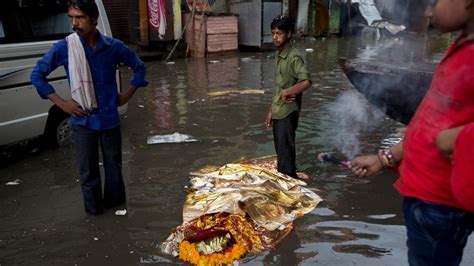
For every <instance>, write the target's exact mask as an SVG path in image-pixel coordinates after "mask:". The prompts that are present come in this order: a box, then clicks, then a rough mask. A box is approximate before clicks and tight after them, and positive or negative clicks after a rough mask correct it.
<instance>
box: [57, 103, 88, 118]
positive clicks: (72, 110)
mask: <svg viewBox="0 0 474 266" xmlns="http://www.w3.org/2000/svg"><path fill="white" fill-rule="evenodd" d="M58 107H59V108H61V109H62V110H63V111H64V112H66V113H68V114H70V115H72V116H74V117H83V116H87V113H86V112H85V111H84V110H82V107H81V106H80V105H79V104H78V103H77V102H75V101H74V100H71V99H70V100H65V101H63V102H62V103H60V104H58Z"/></svg>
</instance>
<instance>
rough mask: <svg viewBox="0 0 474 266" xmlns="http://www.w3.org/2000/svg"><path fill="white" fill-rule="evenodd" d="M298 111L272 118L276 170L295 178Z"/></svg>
mask: <svg viewBox="0 0 474 266" xmlns="http://www.w3.org/2000/svg"><path fill="white" fill-rule="evenodd" d="M298 119H299V114H298V112H296V111H295V112H292V113H291V114H289V115H288V116H287V117H285V118H283V119H273V120H272V124H273V142H274V144H275V151H276V154H277V170H278V172H280V173H283V174H286V175H289V176H291V177H294V178H296V177H297V176H296V146H295V137H296V128H297V127H298Z"/></svg>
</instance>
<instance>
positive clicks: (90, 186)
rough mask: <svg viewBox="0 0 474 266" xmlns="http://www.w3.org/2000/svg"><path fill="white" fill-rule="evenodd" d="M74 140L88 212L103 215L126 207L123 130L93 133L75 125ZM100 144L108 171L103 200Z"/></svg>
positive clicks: (116, 129)
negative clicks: (110, 209) (115, 208)
mask: <svg viewBox="0 0 474 266" xmlns="http://www.w3.org/2000/svg"><path fill="white" fill-rule="evenodd" d="M74 139H75V147H76V157H77V162H78V164H79V174H80V181H81V188H82V194H83V197H84V207H85V210H86V212H87V213H90V214H100V213H102V212H104V208H112V207H115V206H118V205H121V204H123V203H125V198H126V197H125V185H124V182H123V176H122V135H121V132H120V127H116V128H113V129H108V130H93V129H89V128H86V127H84V126H78V125H74ZM99 143H100V147H101V151H102V160H103V164H104V170H105V171H104V172H105V182H104V196H103V197H102V185H101V177H100V169H99Z"/></svg>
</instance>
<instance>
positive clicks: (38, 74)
mask: <svg viewBox="0 0 474 266" xmlns="http://www.w3.org/2000/svg"><path fill="white" fill-rule="evenodd" d="M97 34H98V35H99V40H98V42H97V44H96V47H95V49H94V48H92V47H91V46H89V45H88V44H86V43H85V41H84V39H83V38H82V37H80V39H81V42H82V45H83V46H84V52H85V54H86V58H87V62H88V63H89V68H90V70H91V74H92V80H93V82H94V90H95V96H96V100H97V108H96V109H94V110H93V111H92V112H91V113H89V115H87V116H85V117H71V122H72V123H73V124H75V125H83V126H86V127H87V128H90V129H95V130H105V129H111V128H115V127H117V126H119V125H120V116H119V112H118V90H117V83H116V79H115V77H116V69H117V65H118V64H121V63H124V64H126V65H127V66H129V67H130V68H131V69H132V70H133V78H132V80H131V81H130V84H131V85H133V86H135V87H137V88H138V87H145V86H147V85H148V82H147V81H146V80H145V74H146V67H145V63H143V61H142V60H140V58H138V56H137V55H136V54H135V53H134V52H133V51H132V50H131V49H130V48H128V47H127V46H126V45H125V44H124V43H123V42H121V41H119V40H116V39H113V38H109V37H106V36H104V35H102V34H100V33H99V32H97ZM67 50H68V49H67V41H66V39H63V40H60V41H59V42H57V43H56V44H55V45H54V46H53V47H52V48H51V49H50V50H49V51H48V52H47V53H46V54H45V55H44V56H43V58H42V59H41V60H39V61H38V63H37V64H36V66H35V68H34V69H33V71H32V72H31V77H30V79H31V82H32V83H33V85H34V86H35V87H36V90H37V91H38V93H39V95H40V96H41V97H42V98H44V99H46V98H47V95H48V94H51V93H54V92H55V90H54V88H53V86H51V85H50V84H49V83H48V80H47V76H48V75H49V74H50V73H51V72H53V71H54V70H55V69H56V68H58V67H59V66H64V69H65V70H66V73H67V75H68V80H69V71H68V51H67Z"/></svg>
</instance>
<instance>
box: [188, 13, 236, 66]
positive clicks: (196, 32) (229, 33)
mask: <svg viewBox="0 0 474 266" xmlns="http://www.w3.org/2000/svg"><path fill="white" fill-rule="evenodd" d="M185 17H186V18H187V20H189V19H190V14H187V16H185ZM188 27H189V28H190V29H191V30H188V31H187V32H186V42H187V43H188V45H189V51H190V54H189V55H190V56H191V57H205V56H206V55H208V54H214V53H221V52H228V51H236V50H237V49H238V16H237V15H234V14H207V13H204V14H195V15H194V21H193V23H191V25H190V26H188Z"/></svg>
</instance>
